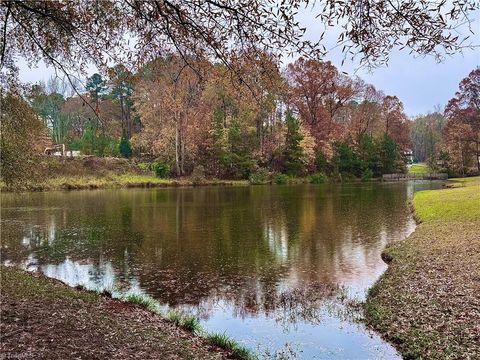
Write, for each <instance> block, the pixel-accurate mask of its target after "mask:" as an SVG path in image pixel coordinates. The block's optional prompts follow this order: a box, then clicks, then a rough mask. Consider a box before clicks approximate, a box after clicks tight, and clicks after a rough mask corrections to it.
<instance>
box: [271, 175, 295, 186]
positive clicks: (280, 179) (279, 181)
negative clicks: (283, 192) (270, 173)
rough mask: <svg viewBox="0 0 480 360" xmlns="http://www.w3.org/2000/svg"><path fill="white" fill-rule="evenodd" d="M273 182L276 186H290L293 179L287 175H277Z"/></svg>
mask: <svg viewBox="0 0 480 360" xmlns="http://www.w3.org/2000/svg"><path fill="white" fill-rule="evenodd" d="M273 182H274V183H275V184H276V185H285V184H289V183H290V182H292V179H291V177H290V176H288V175H286V174H277V175H275V176H274V178H273Z"/></svg>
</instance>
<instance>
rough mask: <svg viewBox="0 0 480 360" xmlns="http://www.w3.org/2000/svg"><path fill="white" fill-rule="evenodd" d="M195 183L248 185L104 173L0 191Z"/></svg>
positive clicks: (209, 180)
mask: <svg viewBox="0 0 480 360" xmlns="http://www.w3.org/2000/svg"><path fill="white" fill-rule="evenodd" d="M197 185H248V181H247V180H219V179H194V178H176V179H162V178H158V177H156V176H154V175H147V174H135V173H126V174H115V173H111V174H106V175H105V174H104V175H98V176H93V175H83V176H80V175H77V176H73V175H71V176H54V177H51V178H47V179H45V180H44V181H41V182H35V183H32V184H25V185H23V186H22V187H21V188H13V189H8V188H7V187H6V186H5V184H0V188H1V190H2V191H9V190H13V191H30V190H34V191H47V190H81V189H109V188H123V187H168V186H197Z"/></svg>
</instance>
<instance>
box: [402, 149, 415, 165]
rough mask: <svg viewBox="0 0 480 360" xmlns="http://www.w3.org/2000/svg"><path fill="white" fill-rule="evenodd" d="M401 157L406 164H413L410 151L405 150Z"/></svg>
mask: <svg viewBox="0 0 480 360" xmlns="http://www.w3.org/2000/svg"><path fill="white" fill-rule="evenodd" d="M403 156H404V157H405V160H406V161H407V164H409V165H410V164H413V151H412V150H411V149H407V150H405V151H404V152H403Z"/></svg>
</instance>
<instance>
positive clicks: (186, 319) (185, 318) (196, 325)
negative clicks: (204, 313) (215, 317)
mask: <svg viewBox="0 0 480 360" xmlns="http://www.w3.org/2000/svg"><path fill="white" fill-rule="evenodd" d="M167 318H168V320H170V321H171V322H173V323H174V324H175V325H177V326H180V327H182V328H184V329H185V330H188V331H191V332H192V333H194V334H197V333H200V332H202V327H201V325H200V321H199V320H198V318H197V317H196V316H194V315H188V314H184V313H182V312H181V311H177V310H172V311H170V312H169V313H168V314H167Z"/></svg>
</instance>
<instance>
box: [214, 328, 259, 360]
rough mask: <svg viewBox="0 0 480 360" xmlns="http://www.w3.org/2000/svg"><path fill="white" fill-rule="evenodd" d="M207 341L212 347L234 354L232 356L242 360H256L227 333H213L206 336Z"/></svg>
mask: <svg viewBox="0 0 480 360" xmlns="http://www.w3.org/2000/svg"><path fill="white" fill-rule="evenodd" d="M205 339H206V340H207V341H208V342H209V343H210V344H212V345H215V346H218V347H220V348H222V349H225V350H228V351H231V352H232V355H233V356H234V357H236V358H237V359H240V360H253V359H256V357H255V355H254V354H253V353H252V352H251V351H250V350H249V349H247V348H246V347H244V346H242V345H240V344H239V343H238V342H237V341H235V340H233V339H232V338H230V337H229V336H228V335H227V334H225V333H211V334H207V335H206V336H205Z"/></svg>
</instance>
